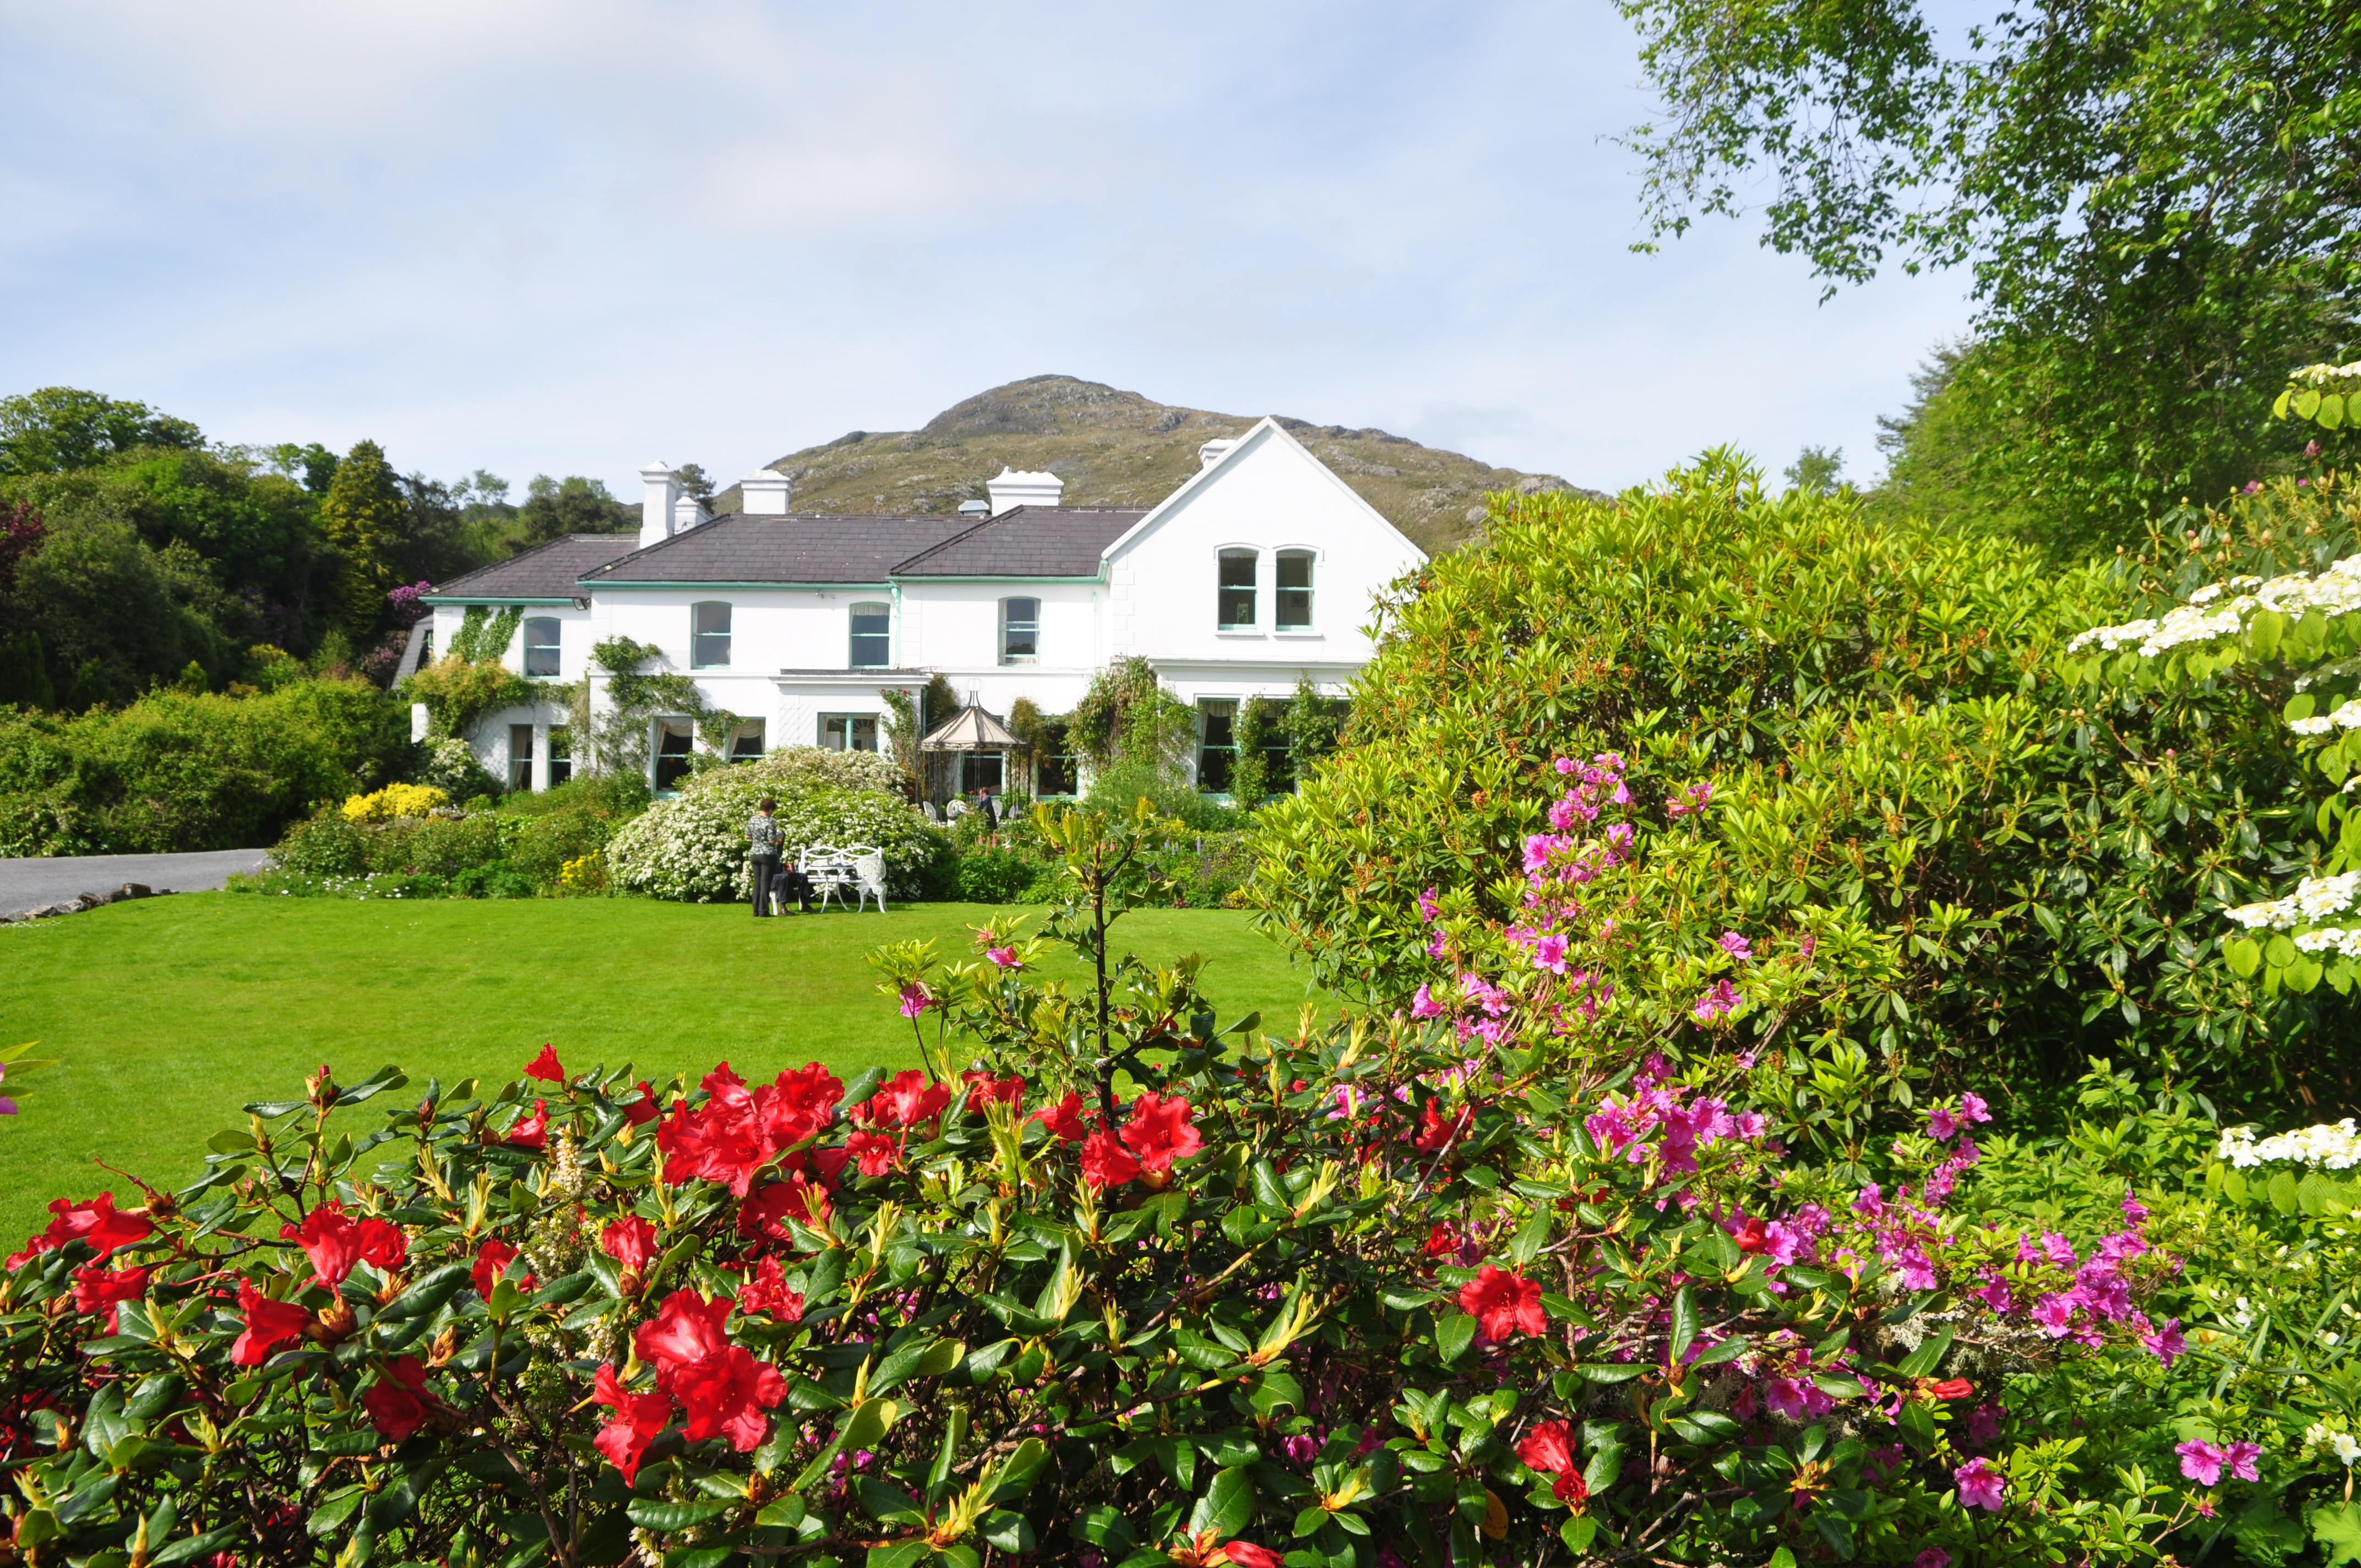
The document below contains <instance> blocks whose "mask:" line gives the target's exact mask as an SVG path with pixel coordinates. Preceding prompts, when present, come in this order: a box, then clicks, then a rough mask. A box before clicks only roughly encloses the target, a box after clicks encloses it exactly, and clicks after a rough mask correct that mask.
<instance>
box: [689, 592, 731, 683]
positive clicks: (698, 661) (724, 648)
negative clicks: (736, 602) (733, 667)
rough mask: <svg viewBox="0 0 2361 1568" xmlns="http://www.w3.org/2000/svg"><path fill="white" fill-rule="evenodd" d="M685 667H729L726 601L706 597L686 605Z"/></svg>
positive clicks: (718, 668) (727, 608)
mask: <svg viewBox="0 0 2361 1568" xmlns="http://www.w3.org/2000/svg"><path fill="white" fill-rule="evenodd" d="M688 667H689V668H690V669H692V670H726V669H728V668H729V667H730V606H729V604H728V602H727V601H726V600H722V599H708V600H707V601H706V602H705V603H703V604H693V605H690V606H689V607H688Z"/></svg>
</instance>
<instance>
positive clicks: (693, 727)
mask: <svg viewBox="0 0 2361 1568" xmlns="http://www.w3.org/2000/svg"><path fill="white" fill-rule="evenodd" d="M696 754H697V723H696V721H695V720H694V719H688V718H659V719H657V720H656V759H655V761H656V772H655V787H656V788H657V789H658V790H659V791H669V790H676V789H678V788H679V787H680V782H681V780H683V779H685V778H686V777H688V775H689V774H690V773H692V772H693V771H695V763H694V762H693V761H692V760H691V759H693V758H694V757H695V756H696Z"/></svg>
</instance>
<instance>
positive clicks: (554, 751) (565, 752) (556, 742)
mask: <svg viewBox="0 0 2361 1568" xmlns="http://www.w3.org/2000/svg"><path fill="white" fill-rule="evenodd" d="M573 776H574V731H573V730H572V729H570V728H568V727H567V726H566V725H563V724H553V725H551V726H550V727H549V787H550V788H552V789H555V788H556V787H557V786H558V785H559V784H564V783H565V782H566V780H567V779H570V778H572V777H573Z"/></svg>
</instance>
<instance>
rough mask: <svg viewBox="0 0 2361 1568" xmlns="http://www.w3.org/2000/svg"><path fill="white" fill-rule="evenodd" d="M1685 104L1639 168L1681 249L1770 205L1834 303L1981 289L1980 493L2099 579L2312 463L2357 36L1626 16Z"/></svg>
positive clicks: (1968, 382) (2351, 301)
mask: <svg viewBox="0 0 2361 1568" xmlns="http://www.w3.org/2000/svg"><path fill="white" fill-rule="evenodd" d="M1617 3H1618V5H1619V8H1620V10H1621V11H1622V12H1623V14H1624V15H1625V16H1626V17H1628V18H1629V19H1631V21H1632V22H1633V23H1635V24H1636V25H1637V27H1639V29H1640V33H1641V38H1642V64H1643V68H1644V70H1645V71H1646V72H1647V74H1648V75H1649V77H1650V78H1651V80H1652V81H1653V82H1654V84H1655V86H1656V87H1657V88H1658V89H1659V91H1660V92H1661V93H1663V95H1664V101H1665V109H1666V114H1665V117H1664V120H1663V121H1661V122H1660V123H1655V124H1650V125H1644V126H1640V127H1638V129H1637V130H1635V131H1634V132H1633V133H1632V135H1631V138H1630V142H1631V145H1632V146H1633V147H1634V148H1636V149H1637V150H1639V151H1640V152H1641V153H1642V155H1643V157H1644V158H1645V159H1647V161H1648V164H1649V175H1648V186H1647V192H1648V193H1647V197H1646V204H1647V208H1648V213H1649V216H1650V218H1651V220H1652V225H1653V230H1654V233H1655V234H1656V235H1657V236H1665V235H1677V234H1679V233H1681V232H1682V231H1683V230H1685V229H1686V227H1687V225H1689V223H1690V222H1691V221H1693V219H1694V218H1695V217H1696V216H1697V215H1698V214H1710V213H1720V214H1737V213H1739V212H1740V211H1741V195H1740V191H1741V185H1754V184H1761V183H1763V182H1764V181H1765V180H1766V178H1767V181H1768V182H1769V183H1770V184H1771V185H1772V186H1773V191H1774V193H1773V197H1772V199H1771V200H1770V202H1769V203H1768V204H1767V205H1766V206H1765V207H1764V209H1763V218H1764V224H1765V229H1764V243H1766V244H1768V245H1770V246H1772V247H1773V248H1775V249H1778V250H1781V251H1784V252H1790V253H1796V254H1801V255H1803V256H1804V257H1806V258H1807V259H1808V260H1809V261H1810V263H1811V265H1812V268H1813V269H1814V271H1815V272H1816V273H1817V275H1818V276H1820V277H1821V278H1822V279H1824V280H1828V287H1829V291H1831V292H1833V291H1834V289H1835V288H1836V286H1837V285H1838V284H1839V283H1843V282H1859V281H1862V280H1867V279H1868V278H1870V277H1872V276H1873V275H1874V274H1875V273H1877V272H1878V271H1879V270H1880V269H1883V268H1884V267H1886V266H1888V265H1898V266H1900V267H1901V268H1902V269H1904V270H1905V271H1913V272H1915V271H1917V270H1919V269H1922V268H1927V267H1950V266H1961V265H1964V266H1967V267H1968V268H1969V269H1971V275H1972V278H1973V280H1974V284H1973V286H1974V293H1975V297H1976V299H1977V301H1978V302H1979V306H1980V313H1979V316H1978V321H1977V338H1978V345H1979V350H1978V352H1977V353H1976V354H1975V355H1973V356H1970V357H1969V358H1967V359H1964V360H1962V361H1961V362H1960V364H1959V365H1957V366H1955V367H1954V379H1955V383H1956V384H1958V385H1960V386H1961V387H1962V388H1964V389H1966V390H1967V393H1968V395H1970V396H1971V397H1973V398H1975V399H1976V400H1979V401H1980V402H1982V403H1984V404H1986V405H1987V406H1988V407H1989V409H1990V410H1991V417H1990V418H1989V419H1988V420H1987V421H1985V422H1982V424H1981V425H1979V426H1978V427H1977V428H1976V430H1975V431H1974V433H1975V435H1976V436H1977V437H1978V439H1979V440H1980V442H1981V443H1982V445H1980V446H1979V447H1978V448H1977V450H1976V452H1975V454H1974V462H1975V465H1976V467H1977V470H1978V480H1979V483H1980V484H1982V486H1983V487H1984V488H1986V489H1987V490H1993V489H1998V488H2013V489H2015V491H2016V492H2017V493H2019V494H2021V495H2023V496H2024V497H2026V499H2028V500H2029V501H2031V502H2033V503H2035V504H2036V505H2037V510H2038V513H2039V515H2040V516H2041V518H2042V523H2041V529H2042V532H2043V534H2044V537H2045V538H2046V539H2047V540H2048V543H2051V544H2052V545H2054V546H2056V547H2059V548H2061V549H2065V550H2081V549H2088V548H2091V547H2093V546H2098V545H2104V544H2107V543H2114V542H2118V541H2125V542H2127V541H2129V540H2131V539H2134V538H2136V537H2137V535H2138V534H2139V532H2140V531H2141V527H2140V525H2141V522H2142V520H2143V519H2145V518H2147V517H2149V516H2153V515H2155V514H2156V513H2157V512H2158V510H2159V508H2161V507H2163V506H2166V505H2169V504H2171V503H2173V502H2174V501H2176V500H2177V499H2179V498H2180V497H2181V496H2183V495H2186V494H2191V493H2198V494H2206V495H2216V496H2218V495H2220V494H2221V493H2223V492H2224V490H2225V489H2226V488H2228V487H2229V486H2230V485H2231V484H2233V483H2234V482H2236V481H2241V480H2244V479H2246V478H2247V477H2250V476H2251V475H2253V474H2255V473H2257V471H2259V470H2261V469H2263V468H2266V467H2268V466H2269V464H2270V461H2271V458H2272V455H2273V454H2274V453H2280V454H2287V453H2292V452H2293V451H2294V450H2295V449H2296V448H2297V447H2300V446H2301V444H2302V442H2303V439H2304V438H2305V437H2304V435H2303V433H2297V432H2290V431H2287V430H2283V429H2282V430H2278V431H2272V430H2268V429H2267V428H2266V425H2265V422H2264V419H2263V414H2264V412H2265V410H2266V408H2267V406H2268V401H2269V399H2270V397H2271V395H2272V394H2273V393H2275V392H2276V391H2277V390H2278V389H2279V387H2280V386H2281V385H2282V384H2283V379H2284V376H2285V372H2286V371H2287V369H2288V368H2289V367H2290V366H2292V365H2296V364H2300V363H2304V362H2306V361H2310V360H2315V359H2323V358H2332V357H2342V356H2341V355H2338V354H2337V353H2335V352H2334V350H2335V349H2336V348H2337V346H2338V345H2342V344H2348V343H2349V342H2350V341H2351V339H2352V335H2353V332H2354V315H2355V299H2356V285H2361V228H2356V222H2355V220H2356V214H2361V90H2356V85H2355V81H2354V62H2355V60H2356V59H2357V58H2361V11H2356V10H2355V9H2354V8H2353V7H2350V6H2333V5H2298V4H2292V3H2289V0H2269V3H2258V4H2250V5H2203V6H2199V5H2180V4H2177V3H2175V0H2089V3H2086V4H2069V3H2068V0H2035V3H2033V4H2030V5H2025V6H2022V7H2018V8H2014V9H2004V10H1999V11H1997V12H1992V13H1987V15H1986V16H1985V17H1984V18H1983V19H1982V22H1981V25H1978V26H1972V27H1966V28H1963V29H1960V30H1959V33H1958V37H1959V38H1960V44H1961V46H1962V47H1960V49H1958V50H1956V51H1955V52H1947V51H1946V49H1945V47H1944V40H1942V39H1938V37H1937V35H1936V33H1935V31H1934V29H1933V28H1932V27H1930V26H1929V24H1928V23H1927V20H1926V19H1925V17H1924V16H1922V15H1921V13H1920V10H1919V8H1918V7H1917V5H1916V4H1914V3H1913V0H1890V3H1886V0H1877V3H1871V4H1850V3H1845V0H1790V3H1788V4H1784V5H1767V6H1756V7H1747V8H1742V9H1740V8H1733V7H1730V6H1729V5H1725V4H1722V3H1721V0H1617Z"/></svg>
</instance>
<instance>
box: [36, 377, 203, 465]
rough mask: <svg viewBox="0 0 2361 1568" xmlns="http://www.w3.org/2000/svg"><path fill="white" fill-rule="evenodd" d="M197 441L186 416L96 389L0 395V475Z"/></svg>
mask: <svg viewBox="0 0 2361 1568" xmlns="http://www.w3.org/2000/svg"><path fill="white" fill-rule="evenodd" d="M203 444H204V435H203V433H202V432H200V431H199V430H198V429H197V427H196V426H195V425H193V424H191V423H190V422H188V421H187V420H184V419H174V418H173V417H172V416H171V415H170V414H164V413H158V412H157V411H155V410H153V409H151V408H149V407H148V405H147V404H146V403H131V402H119V401H117V400H115V399H113V398H109V397H106V396H104V395H103V394H101V393H98V392H84V391H80V390H78V389H74V388H72V387H43V388H41V389H39V390H38V391H32V392H26V393H23V394H21V395H19V396H17V397H13V398H0V474H59V473H64V472H66V471H67V470H69V469H73V468H89V467H93V466H96V465H97V464H98V463H99V462H101V461H102V460H103V459H104V458H106V457H108V456H111V455H114V454H115V453H117V452H129V451H132V450H133V449H135V448H137V447H141V446H177V447H199V446H203Z"/></svg>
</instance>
